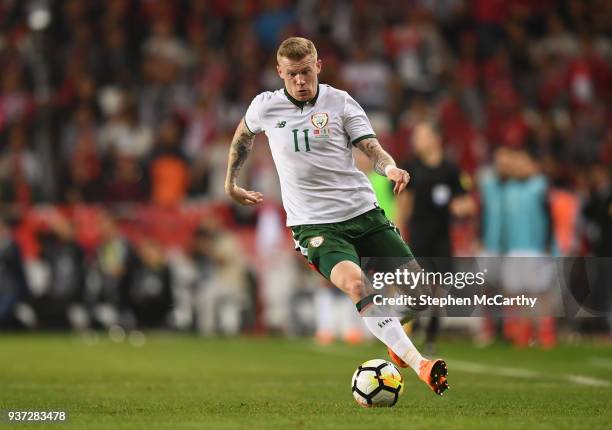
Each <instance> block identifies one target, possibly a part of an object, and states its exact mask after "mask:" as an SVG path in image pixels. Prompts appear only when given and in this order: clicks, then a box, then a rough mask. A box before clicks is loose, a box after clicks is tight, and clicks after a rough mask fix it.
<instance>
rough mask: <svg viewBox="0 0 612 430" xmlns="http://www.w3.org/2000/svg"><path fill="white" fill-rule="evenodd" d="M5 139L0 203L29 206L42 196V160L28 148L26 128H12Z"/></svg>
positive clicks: (0, 165)
mask: <svg viewBox="0 0 612 430" xmlns="http://www.w3.org/2000/svg"><path fill="white" fill-rule="evenodd" d="M5 137H6V144H5V146H4V148H3V150H2V151H1V152H0V201H1V202H4V203H17V204H22V205H23V204H25V205H28V204H30V203H32V202H34V201H35V200H37V197H38V196H39V191H40V186H41V181H43V177H42V176H41V165H40V160H39V159H38V157H37V156H36V154H35V152H34V151H32V149H31V148H30V147H29V146H30V145H29V143H30V139H29V136H28V133H27V130H26V128H25V125H24V124H14V125H12V126H11V127H10V128H9V129H8V131H7V133H6V136H5Z"/></svg>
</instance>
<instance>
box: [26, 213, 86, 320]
mask: <svg viewBox="0 0 612 430" xmlns="http://www.w3.org/2000/svg"><path fill="white" fill-rule="evenodd" d="M39 241H40V246H41V252H40V257H39V261H40V263H41V264H42V266H43V268H44V274H45V275H46V276H44V279H43V280H42V285H39V287H38V288H39V291H38V293H37V294H36V297H35V302H34V309H35V311H36V315H37V319H38V324H39V326H40V327H42V328H52V329H58V328H68V327H72V328H81V329H83V328H86V327H87V326H88V325H89V321H88V318H87V313H86V311H85V306H84V298H85V268H86V266H85V252H84V251H83V249H82V248H81V246H80V245H79V244H78V243H77V242H76V238H75V232H74V227H73V225H72V223H71V222H70V220H69V219H67V218H66V217H64V216H63V215H61V214H60V213H54V214H52V215H51V216H50V217H49V230H48V231H45V232H43V233H42V234H41V236H40V237H39Z"/></svg>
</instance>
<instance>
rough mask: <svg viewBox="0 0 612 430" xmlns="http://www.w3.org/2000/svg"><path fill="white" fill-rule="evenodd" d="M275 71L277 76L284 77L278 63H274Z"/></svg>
mask: <svg viewBox="0 0 612 430" xmlns="http://www.w3.org/2000/svg"><path fill="white" fill-rule="evenodd" d="M276 72H277V73H278V76H280V77H281V79H285V78H284V77H283V69H281V66H279V65H278V64H277V65H276Z"/></svg>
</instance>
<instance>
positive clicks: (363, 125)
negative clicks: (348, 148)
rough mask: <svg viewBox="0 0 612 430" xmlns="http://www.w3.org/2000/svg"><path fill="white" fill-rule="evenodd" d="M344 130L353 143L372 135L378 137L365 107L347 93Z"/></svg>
mask: <svg viewBox="0 0 612 430" xmlns="http://www.w3.org/2000/svg"><path fill="white" fill-rule="evenodd" d="M343 120H344V130H345V131H346V133H347V134H348V136H349V140H350V142H351V144H353V145H355V144H356V143H357V142H359V141H361V140H363V139H367V138H370V137H376V134H374V130H373V129H372V125H371V124H370V120H369V119H368V117H367V115H366V113H365V112H364V110H363V108H362V107H361V106H360V105H359V103H357V102H356V101H355V99H353V98H352V97H351V96H350V95H348V94H346V99H345V105H344V118H343Z"/></svg>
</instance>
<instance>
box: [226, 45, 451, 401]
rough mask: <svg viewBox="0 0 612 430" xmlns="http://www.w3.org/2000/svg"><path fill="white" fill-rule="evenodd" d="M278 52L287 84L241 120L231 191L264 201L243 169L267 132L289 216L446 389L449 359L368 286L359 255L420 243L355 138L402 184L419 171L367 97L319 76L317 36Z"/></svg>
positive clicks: (345, 285)
mask: <svg viewBox="0 0 612 430" xmlns="http://www.w3.org/2000/svg"><path fill="white" fill-rule="evenodd" d="M276 59H277V71H278V74H279V76H280V78H281V79H282V80H283V82H284V88H283V89H280V90H277V91H274V92H264V93H261V94H259V95H258V96H256V97H255V98H254V99H253V101H252V103H251V105H250V106H249V108H248V109H247V112H246V114H245V116H244V118H243V119H242V120H241V121H240V124H239V125H238V127H237V129H236V132H235V134H234V137H233V139H232V143H231V147H230V151H229V159H228V167H227V176H226V179H225V192H226V193H227V194H228V195H229V196H230V197H231V198H232V199H234V200H235V201H236V202H238V203H240V204H242V205H256V204H258V203H261V202H262V201H263V196H262V194H261V193H259V192H257V191H250V190H245V189H244V188H241V187H239V186H238V185H237V184H236V179H237V178H238V174H239V172H240V169H241V167H242V166H243V164H244V162H245V160H246V159H247V156H248V155H249V152H250V151H251V148H252V145H253V140H254V137H255V135H256V134H258V133H261V132H264V133H265V134H266V136H267V137H268V142H269V145H270V149H271V152H272V157H273V159H274V163H275V165H276V169H277V171H278V175H279V178H280V184H281V193H282V200H283V206H284V208H285V211H286V213H287V226H288V227H290V228H291V230H292V231H293V237H294V240H295V242H296V245H297V246H298V247H299V249H300V250H301V252H302V254H303V255H304V256H305V257H306V258H307V259H308V262H309V264H310V265H311V266H313V267H314V268H315V269H316V270H317V271H319V272H320V273H321V274H322V275H323V276H324V277H325V278H327V279H329V280H330V281H331V282H332V284H334V285H335V286H336V287H337V288H339V289H340V290H342V291H343V292H344V293H345V294H347V295H348V297H350V299H351V300H352V301H353V303H355V305H356V307H357V310H358V311H359V312H360V314H361V316H362V317H364V322H365V324H366V326H367V327H368V329H369V330H370V331H371V332H372V334H373V335H374V336H376V337H377V338H378V339H380V340H381V341H382V342H383V343H384V344H385V345H387V347H388V348H389V349H390V350H392V351H393V352H394V354H395V357H393V356H392V358H393V359H394V361H396V364H398V365H400V366H401V367H408V366H410V367H411V368H412V369H413V370H414V371H415V372H416V373H417V375H419V377H420V378H421V379H422V380H423V381H424V382H425V383H426V384H427V385H428V386H429V387H430V388H431V389H432V390H433V391H434V392H435V393H436V394H442V393H443V392H444V391H445V390H446V389H447V388H448V383H447V369H446V363H445V362H444V361H443V360H439V359H438V360H427V359H425V358H423V357H422V356H421V354H420V353H419V351H418V350H417V349H416V348H415V346H414V345H413V344H412V342H411V341H410V339H409V338H408V336H407V335H406V334H405V333H404V331H403V329H402V325H401V323H400V320H399V318H395V317H390V316H388V315H385V314H383V312H382V311H381V310H380V308H378V307H377V306H374V305H373V303H372V301H373V295H368V294H366V292H365V285H364V281H363V277H362V270H361V267H360V256H367V257H405V258H412V253H411V252H410V248H409V247H408V246H407V245H406V244H405V243H404V242H403V240H402V238H401V236H400V235H399V233H398V231H397V229H396V228H395V226H394V225H393V223H392V222H390V221H389V220H388V219H387V218H386V217H385V215H384V212H383V211H382V210H381V209H380V208H378V206H377V204H376V197H375V195H374V192H373V190H372V186H371V185H370V182H369V181H368V179H367V177H366V176H365V175H364V174H363V173H362V172H360V171H359V170H358V169H357V168H356V166H355V162H354V160H353V155H352V149H351V146H355V147H357V148H359V149H360V150H361V151H363V152H364V153H365V154H366V155H367V156H368V158H369V159H370V160H371V161H372V163H373V164H374V168H375V170H376V172H378V173H379V174H380V175H384V176H386V177H387V178H388V179H389V180H391V181H393V182H394V192H395V193H396V194H398V193H400V192H401V191H403V190H404V188H406V185H407V184H408V181H409V179H410V176H409V175H408V172H406V171H405V170H402V169H399V168H398V167H397V166H396V165H395V161H394V160H393V158H391V156H390V155H389V154H388V153H387V152H385V150H384V149H383V148H382V147H381V145H380V143H379V142H378V140H377V139H376V135H375V134H374V131H373V130H372V126H371V125H370V121H369V120H368V118H367V116H366V114H365V112H364V111H363V109H362V108H361V106H360V105H359V104H358V103H357V102H356V101H355V100H354V99H353V98H352V97H351V96H349V95H348V94H347V93H346V92H345V91H340V90H338V89H336V88H333V87H331V86H329V85H324V84H319V82H318V75H319V73H320V72H321V60H320V59H319V58H318V56H317V50H316V48H315V46H314V44H313V43H312V42H311V41H310V40H307V39H304V38H301V37H291V38H289V39H286V40H285V41H283V42H282V43H281V45H280V47H279V48H278V51H277V54H276ZM296 249H297V248H296Z"/></svg>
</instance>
